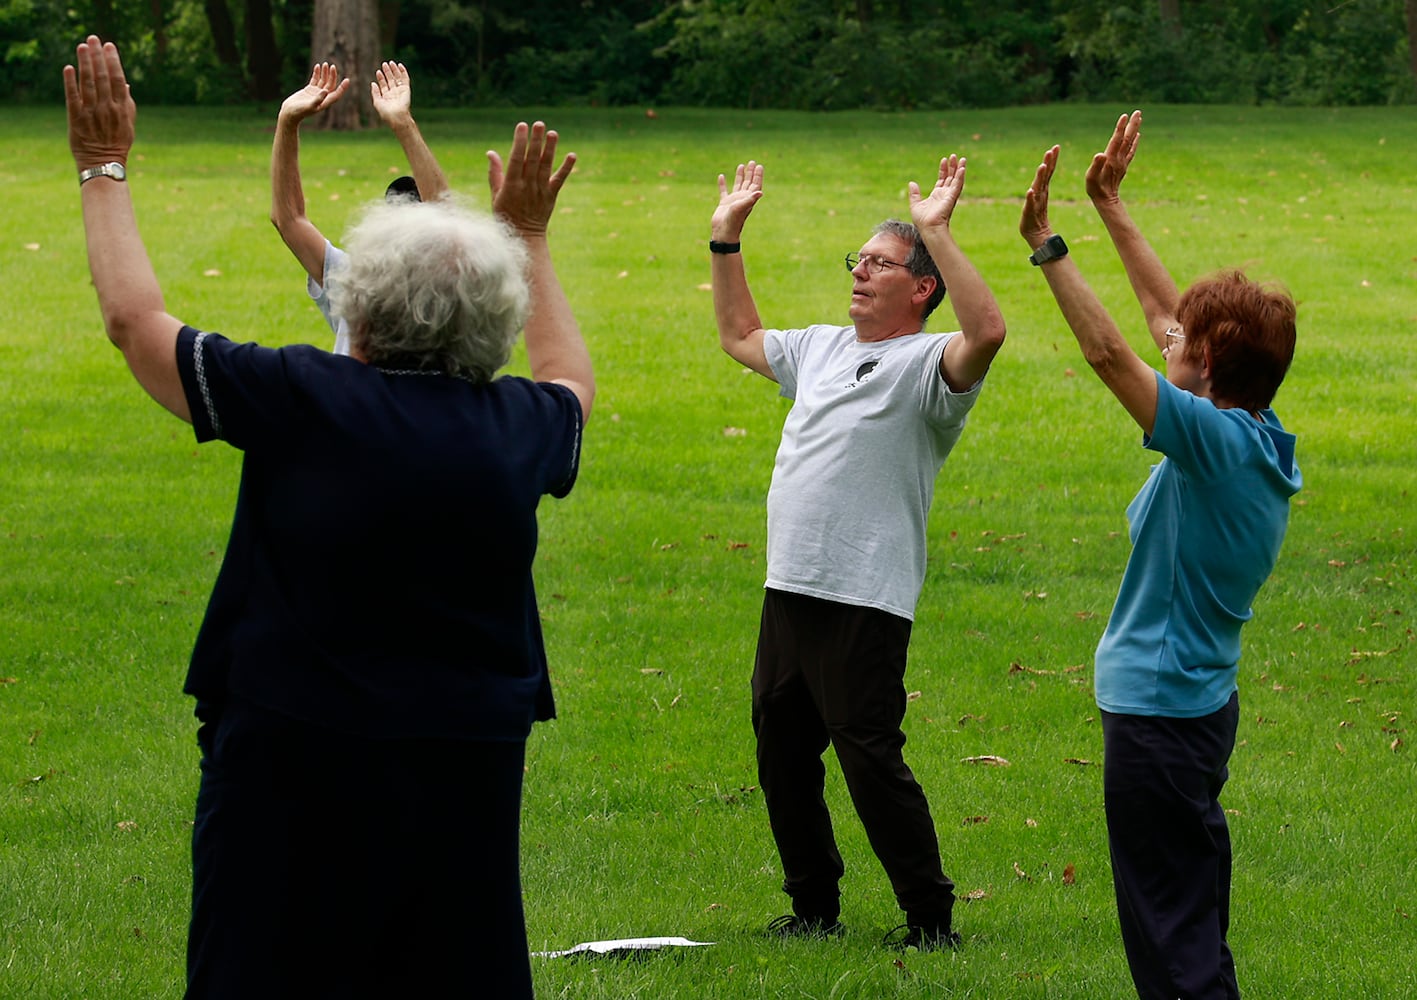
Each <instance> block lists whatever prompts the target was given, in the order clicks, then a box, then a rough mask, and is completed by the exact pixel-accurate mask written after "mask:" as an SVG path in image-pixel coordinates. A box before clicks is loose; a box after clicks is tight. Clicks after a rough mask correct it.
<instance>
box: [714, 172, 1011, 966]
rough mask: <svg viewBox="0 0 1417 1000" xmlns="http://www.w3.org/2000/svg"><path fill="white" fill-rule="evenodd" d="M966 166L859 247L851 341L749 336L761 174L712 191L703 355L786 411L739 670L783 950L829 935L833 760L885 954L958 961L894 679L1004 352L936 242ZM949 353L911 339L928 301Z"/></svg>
mask: <svg viewBox="0 0 1417 1000" xmlns="http://www.w3.org/2000/svg"><path fill="white" fill-rule="evenodd" d="M964 173H965V161H964V160H962V159H960V158H958V157H954V156H951V157H948V158H946V159H944V160H941V161H940V172H939V179H938V180H937V182H936V184H935V186H934V188H933V190H931V191H930V193H929V194H928V195H922V193H921V191H920V188H919V186H918V185H916V184H915V183H914V182H912V183H911V184H910V211H911V217H912V219H913V220H914V225H911V224H910V223H905V222H899V221H896V220H890V221H887V222H884V223H882V224H881V225H880V226H878V227H877V228H876V231H875V233H874V234H873V235H872V237H871V239H869V240H868V241H867V242H866V244H865V245H864V246H862V247H861V250H860V252H859V253H854V254H848V255H847V258H846V263H847V266H848V267H849V268H850V269H851V277H852V288H851V308H850V310H849V315H850V317H851V320H852V325H851V326H809V327H807V328H805V329H798V330H770V329H765V328H764V326H763V323H762V321H761V319H759V317H758V310H757V306H756V305H755V304H754V301H753V296H752V293H751V292H750V291H749V290H748V282H747V278H746V276H745V274H744V270H743V258H742V256H741V254H740V246H739V239H740V236H741V234H742V230H743V225H744V223H745V222H746V221H747V218H748V215H749V214H750V213H751V212H752V210H753V206H754V205H755V204H756V203H757V201H758V199H759V198H761V197H762V194H763V167H762V165H761V164H758V163H754V162H752V161H749V162H748V163H747V165H746V166H745V165H740V166H739V167H738V170H737V172H736V174H735V176H734V178H733V181H732V183H731V185H730V183H729V182H728V181H727V180H725V178H724V177H722V176H720V177H719V179H718V183H719V204H718V208H717V210H716V211H715V212H714V214H713V221H712V239H711V241H710V243H709V250H710V251H711V256H712V260H713V304H714V315H715V318H716V319H717V322H718V333H719V342H720V344H721V346H722V347H723V349H724V351H726V352H727V353H728V354H729V355H730V356H731V357H732V358H734V360H736V361H738V362H739V363H741V364H743V365H745V366H747V367H748V368H751V369H752V370H753V371H755V372H757V373H758V374H760V375H762V376H764V377H766V378H769V379H772V380H773V381H774V382H777V383H778V384H779V385H780V386H781V390H780V391H781V394H782V395H783V396H785V397H787V398H789V399H791V400H792V401H793V404H792V409H791V411H790V412H789V413H788V415H787V420H786V422H785V423H784V425H783V429H782V443H781V445H780V446H779V448H778V452H777V460H776V463H775V465H774V467H773V474H772V485H771V487H770V489H769V491H768V567H767V587H766V591H765V594H764V598H763V614H762V622H761V625H760V630H759V635H758V651H757V657H756V661H755V663H754V667H753V731H754V733H755V734H756V736H757V757H758V780H759V783H760V784H761V786H762V789H763V795H764V798H765V800H766V802H767V808H768V818H769V820H770V822H771V824H772V832H773V837H774V839H775V840H776V842H777V848H778V855H779V857H780V858H781V860H782V869H783V890H784V891H785V892H786V893H787V894H788V895H789V896H790V897H791V898H792V910H793V912H792V913H791V914H787V915H784V916H782V917H779V918H777V919H776V920H774V921H772V923H771V924H769V930H771V931H772V932H774V933H777V934H780V935H784V936H802V935H805V936H819V935H825V934H837V933H840V931H841V924H840V923H839V922H838V919H837V918H838V916H839V915H840V892H839V890H838V883H839V881H840V879H841V876H842V873H843V863H842V859H841V855H840V853H839V852H838V851H837V847H836V842H835V839H834V837H833V835H832V826H831V817H830V815H829V814H828V811H827V807H826V802H825V800H824V798H823V794H822V789H823V783H824V780H825V769H824V767H823V764H822V754H823V753H824V752H825V751H826V748H827V746H828V745H830V746H832V748H833V749H834V750H835V752H836V756H837V760H838V761H839V762H840V764H841V769H842V774H843V775H844V776H845V778H846V784H847V788H848V790H849V791H850V793H851V800H852V803H853V804H854V805H855V807H856V812H857V814H858V815H859V816H860V817H861V822H862V824H863V825H864V826H865V828H866V834H867V836H868V838H869V839H870V842H871V847H872V849H873V850H874V851H875V852H876V855H877V857H879V858H880V860H881V864H882V865H883V866H884V867H885V869H886V874H887V875H888V876H889V878H890V880H891V886H892V888H893V889H894V890H895V894H896V900H897V902H898V903H899V904H900V907H901V909H902V910H904V911H905V921H906V922H905V924H904V925H902V926H901V927H899V928H896V930H895V931H892V932H891V933H890V934H888V935H887V943H888V944H892V945H895V946H898V947H916V948H922V949H928V948H935V947H940V946H953V945H955V944H958V942H959V935H958V934H956V933H955V932H954V930H953V928H952V919H951V915H952V910H953V906H954V883H953V882H951V881H950V880H949V878H947V877H946V876H945V874H944V872H943V870H942V867H941V864H940V848H939V841H938V839H937V837H936V835H935V826H934V821H933V820H932V819H931V817H930V807H929V804H928V803H927V802H926V800H925V794H924V792H923V791H922V790H921V788H920V785H919V783H918V782H917V781H916V780H915V776H914V774H912V773H911V770H910V768H909V767H908V766H907V765H906V763H905V760H904V757H903V756H902V753H901V748H902V747H903V746H904V743H905V734H904V733H903V732H902V731H901V722H902V721H903V720H904V718H905V703H906V695H905V683H904V678H905V664H906V650H907V647H908V645H909V641H910V629H911V623H912V620H913V618H914V616H915V602H916V600H917V598H918V597H919V595H920V587H921V584H922V583H923V581H924V579H925V525H926V518H927V516H928V514H929V510H930V501H931V499H932V497H933V495H934V484H935V478H936V476H937V475H938V473H939V471H940V468H941V466H942V465H943V464H944V461H945V459H946V457H948V455H949V453H950V449H951V448H953V447H954V444H955V442H956V441H957V440H958V439H959V435H960V432H961V431H962V430H963V429H964V423H965V419H966V417H967V416H968V414H969V411H970V409H971V408H972V407H973V405H974V402H975V400H976V399H977V398H978V395H979V390H980V386H981V384H982V382H983V379H984V375H985V373H986V372H987V371H988V370H989V365H990V363H991V362H992V361H993V359H994V355H995V354H996V353H997V352H998V350H999V347H1000V346H1001V345H1002V344H1003V342H1004V321H1003V317H1002V316H1001V315H1000V313H999V308H998V305H997V303H995V301H994V296H993V295H992V293H990V291H989V288H988V286H987V285H985V283H984V281H983V279H982V278H981V277H980V276H979V273H978V272H977V271H976V270H975V269H974V266H973V265H972V264H971V263H970V262H969V260H968V258H966V257H965V255H964V253H963V252H962V251H961V250H960V249H959V246H958V245H957V244H956V243H955V241H954V237H953V236H952V235H951V233H950V217H951V215H952V214H953V212H954V207H955V205H956V203H957V201H958V199H959V195H960V192H961V190H962V189H963V187H964ZM947 284H948V287H949V288H950V290H951V291H952V293H953V298H952V300H951V301H952V302H953V305H954V310H955V314H956V316H957V317H958V319H959V323H960V330H959V332H957V333H950V334H943V335H934V334H927V333H925V332H923V328H924V323H925V319H926V318H927V317H928V316H929V315H930V313H931V311H932V310H933V309H934V308H935V307H936V306H937V305H939V303H940V302H941V301H942V300H943V299H944V297H945V288H946V285H947Z"/></svg>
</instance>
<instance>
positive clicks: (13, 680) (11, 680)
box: [0, 677, 20, 684]
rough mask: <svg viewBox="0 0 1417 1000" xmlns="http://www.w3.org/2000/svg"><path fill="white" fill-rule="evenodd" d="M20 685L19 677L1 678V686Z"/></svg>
mask: <svg viewBox="0 0 1417 1000" xmlns="http://www.w3.org/2000/svg"><path fill="white" fill-rule="evenodd" d="M18 683H20V679H19V678H18V677H0V684H18Z"/></svg>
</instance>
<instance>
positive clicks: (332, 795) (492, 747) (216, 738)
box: [187, 703, 532, 1000]
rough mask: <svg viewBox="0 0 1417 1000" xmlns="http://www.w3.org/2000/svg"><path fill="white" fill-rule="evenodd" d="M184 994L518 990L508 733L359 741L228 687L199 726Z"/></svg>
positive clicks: (522, 952) (515, 807) (515, 784)
mask: <svg viewBox="0 0 1417 1000" xmlns="http://www.w3.org/2000/svg"><path fill="white" fill-rule="evenodd" d="M198 741H199V743H200V744H201V747H202V753H203V758H202V780H201V787H200V790H199V792H198V795H197V819H196V825H195V827H194V829H193V834H192V869H193V892H192V926H191V933H190V937H189V941H188V951H187V975H188V987H187V996H188V997H189V998H203V1000H207V998H218V997H220V998H228V997H229V998H233V1000H280V998H287V997H288V998H302V1000H305V998H323V997H328V998H335V997H338V998H340V1000H346V998H364V997H368V998H374V997H379V998H384V997H396V996H407V997H450V998H452V997H457V998H466V997H489V998H497V1000H502V998H505V997H513V998H530V997H531V995H532V991H531V964H530V959H529V957H528V955H527V945H526V927H525V923H524V921H523V917H522V903H521V876H520V872H519V869H518V852H517V846H518V845H517V837H518V825H519V815H520V808H521V784H522V770H523V760H524V757H525V749H524V745H523V744H521V743H476V742H462V741H449V740H367V739H359V738H355V737H349V736H344V735H340V734H333V733H329V732H325V731H323V730H319V729H316V728H313V727H310V726H307V725H304V724H301V723H298V722H295V721H292V720H289V719H287V718H285V717H283V716H279V715H275V714H272V713H269V712H265V711H262V710H260V709H256V708H254V707H251V706H247V705H242V704H239V703H237V704H232V705H228V706H226V707H225V708H224V709H223V710H222V712H221V714H220V717H219V718H217V719H211V720H209V721H208V722H207V724H206V725H204V726H203V727H202V730H201V732H200V733H199V734H198Z"/></svg>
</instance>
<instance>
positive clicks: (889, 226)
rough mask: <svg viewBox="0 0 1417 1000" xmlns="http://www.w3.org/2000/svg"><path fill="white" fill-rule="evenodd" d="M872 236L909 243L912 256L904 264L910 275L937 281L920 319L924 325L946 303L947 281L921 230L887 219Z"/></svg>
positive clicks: (896, 220)
mask: <svg viewBox="0 0 1417 1000" xmlns="http://www.w3.org/2000/svg"><path fill="white" fill-rule="evenodd" d="M872 235H874V236H882V235H885V236H894V237H895V238H896V239H898V240H904V241H905V242H906V243H909V244H910V256H909V257H907V258H906V259H905V261H904V263H905V266H906V267H908V268H909V269H910V273H911V274H913V275H915V277H917V278H924V277H926V276H929V277H931V278H934V279H935V290H934V291H933V292H931V293H930V298H929V299H927V300H926V301H925V312H924V313H923V314H922V315H921V317H920V321H921V322H922V323H923V322H924V321H925V320H927V319H929V318H930V314H931V313H932V312H934V311H935V307H936V306H938V305H939V304H940V303H941V302H943V301H945V279H944V278H942V277H940V269H939V268H938V267H936V266H935V258H933V257H931V256H930V251H929V250H927V249H925V241H924V240H922V239H921V238H920V230H918V229H916V228H915V227H914V226H913V225H911V224H910V223H909V222H902V221H900V220H899V219H887V220H886V221H885V222H882V223H881V224H880V225H879V226H877V227H876V228H875V229H874V230H873V231H872Z"/></svg>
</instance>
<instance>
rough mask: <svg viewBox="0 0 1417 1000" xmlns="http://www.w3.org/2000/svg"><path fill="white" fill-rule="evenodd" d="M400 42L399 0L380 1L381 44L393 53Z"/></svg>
mask: <svg viewBox="0 0 1417 1000" xmlns="http://www.w3.org/2000/svg"><path fill="white" fill-rule="evenodd" d="M398 40H399V0H379V42H380V43H381V44H382V45H383V46H384V48H385V49H386V50H388V51H389V52H392V51H393V50H394V47H395V46H396V45H397V44H398Z"/></svg>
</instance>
